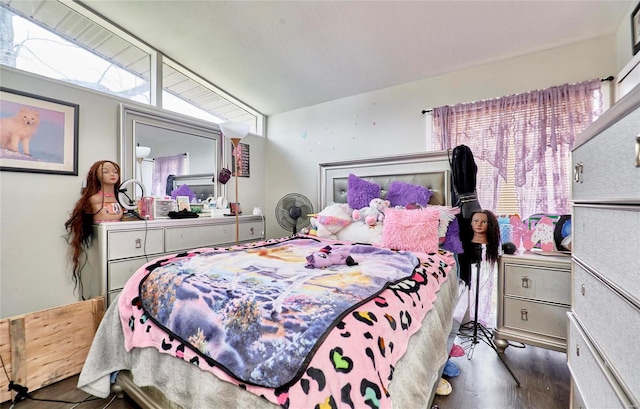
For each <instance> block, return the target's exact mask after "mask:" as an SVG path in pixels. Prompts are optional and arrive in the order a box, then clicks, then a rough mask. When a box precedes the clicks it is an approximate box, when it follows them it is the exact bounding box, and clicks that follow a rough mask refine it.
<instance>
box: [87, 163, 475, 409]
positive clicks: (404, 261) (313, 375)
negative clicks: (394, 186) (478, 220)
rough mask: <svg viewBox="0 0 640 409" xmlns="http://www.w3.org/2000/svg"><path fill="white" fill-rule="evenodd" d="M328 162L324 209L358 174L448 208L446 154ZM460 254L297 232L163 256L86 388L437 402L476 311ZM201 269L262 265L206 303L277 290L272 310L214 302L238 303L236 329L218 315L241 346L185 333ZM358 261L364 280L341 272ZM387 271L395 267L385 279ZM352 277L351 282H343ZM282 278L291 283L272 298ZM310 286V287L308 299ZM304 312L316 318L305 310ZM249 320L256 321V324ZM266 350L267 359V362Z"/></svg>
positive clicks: (124, 309)
mask: <svg viewBox="0 0 640 409" xmlns="http://www.w3.org/2000/svg"><path fill="white" fill-rule="evenodd" d="M319 167H320V183H319V187H320V191H319V195H318V197H319V208H325V207H327V206H330V205H332V204H336V203H343V202H346V200H347V196H346V190H347V188H348V187H349V175H350V174H357V175H358V177H361V178H362V179H363V180H366V181H367V182H369V183H375V184H378V185H379V186H380V187H381V190H382V195H383V196H384V195H386V193H387V192H388V189H389V186H390V183H392V182H393V181H398V180H400V181H403V182H404V183H407V184H409V183H410V184H415V185H417V184H420V185H422V186H425V187H428V188H429V189H430V190H431V191H432V192H433V194H432V195H431V197H430V202H429V206H435V207H437V206H442V207H446V206H450V195H449V180H450V177H449V162H448V159H447V155H446V152H436V153H425V154H415V155H404V156H397V157H387V158H375V159H366V160H356V161H348V162H339V163H338V162H336V163H325V164H320V166H319ZM429 206H427V207H429ZM327 247H329V248H330V249H329V250H326V248H327ZM314 252H320V253H323V254H325V255H326V254H327V253H331V254H332V256H336V257H337V258H336V261H335V264H333V265H331V266H329V267H328V268H326V269H314V268H312V267H313V266H309V264H312V263H311V261H309V259H308V258H307V257H304V256H305V255H308V254H315V253H314ZM340 252H347V253H348V257H351V259H352V261H355V263H356V264H355V265H353V264H351V265H349V262H347V261H345V260H347V257H344V256H342V257H338V256H337V254H339V253H340ZM274 254H275V255H278V257H275V258H280V259H287V260H288V261H289V264H288V267H287V266H280V264H278V265H277V266H276V267H274V266H273V265H271V264H269V263H271V261H269V262H268V263H267V262H266V261H264V259H265V258H268V259H269V260H272V259H273V258H274V257H273V255H274ZM282 254H285V256H284V257H281V256H280V255H282ZM265 255H266V256H265ZM259 256H261V257H263V258H261V259H260V262H259V263H257V262H254V261H252V260H256V259H255V257H259ZM243 257H246V259H243ZM251 257H254V258H251ZM301 258H305V259H306V260H307V261H306V264H307V265H305V266H304V267H305V269H306V270H301V269H299V268H298V267H299V265H300V263H299V261H300V259H301ZM225 259H226V260H227V261H222V260H225ZM455 259H456V257H455V254H454V253H451V252H449V251H445V250H442V249H437V250H436V251H435V252H431V253H426V252H410V251H398V250H397V249H393V250H392V249H389V248H385V247H382V246H373V245H371V244H370V243H364V242H354V241H352V240H346V239H345V238H341V237H335V238H323V237H314V236H309V235H298V236H295V237H284V238H279V239H273V240H268V241H266V242H257V243H251V244H249V245H245V246H242V248H231V249H194V250H192V251H190V252H185V253H183V254H179V255H173V256H168V257H163V258H161V259H156V260H152V261H151V262H149V263H148V264H147V265H146V266H143V267H142V268H141V269H139V270H138V272H136V274H134V276H133V277H132V278H131V280H130V281H131V284H129V283H128V286H129V287H126V288H125V290H124V291H123V293H122V294H121V296H120V298H119V299H118V302H116V303H113V304H112V305H111V306H110V307H109V309H108V310H107V312H106V313H105V316H104V318H103V321H102V323H101V325H100V327H99V329H98V331H97V333H96V337H95V339H94V342H93V345H92V347H91V350H90V352H89V355H88V357H87V360H86V362H85V365H84V368H83V370H82V372H81V374H80V377H79V381H78V387H79V388H80V389H82V390H84V391H86V392H88V393H91V394H93V395H96V396H100V397H105V396H107V395H108V394H109V393H111V391H120V390H122V391H124V392H125V393H126V394H127V395H129V396H130V397H131V398H132V399H134V400H135V401H136V402H137V403H138V404H139V405H141V406H142V407H144V408H167V407H183V408H201V407H202V408H204V407H214V406H215V407H217V408H251V409H254V408H256V409H260V408H277V407H285V408H301V409H302V408H307V407H309V408H311V407H327V408H331V407H335V408H338V407H345V408H346V407H351V408H354V407H355V408H370V407H372V408H375V407H380V408H388V407H391V405H393V407H399V408H428V407H430V404H431V402H432V400H433V396H434V393H435V389H436V386H437V383H438V380H439V379H440V375H441V374H442V370H443V368H444V365H445V363H446V361H447V358H448V352H449V351H450V348H451V345H452V344H453V339H454V337H455V333H456V332H457V330H458V328H459V325H460V322H461V319H462V316H463V315H464V311H465V309H466V306H465V305H463V304H464V300H465V299H466V297H464V296H463V295H462V292H463V290H464V286H459V285H458V278H457V266H456V262H455ZM203 263H204V264H206V263H212V264H211V265H209V266H208V267H206V268H207V269H209V270H208V271H211V269H212V268H213V267H211V266H212V265H215V266H217V267H216V268H218V269H219V270H220V271H222V270H223V269H222V267H220V266H221V265H223V264H224V263H227V264H228V265H232V266H239V265H246V266H249V267H250V268H247V269H244V270H241V273H238V271H237V270H236V271H234V272H233V273H230V272H228V271H227V270H224V271H223V272H220V273H219V274H217V275H209V276H208V278H207V279H209V280H210V279H211V278H210V277H211V276H215V277H214V278H215V279H217V280H218V281H217V282H215V283H213V284H212V287H215V288H216V289H217V292H216V291H213V293H214V295H212V296H208V297H209V298H206V297H204V298H205V299H207V300H209V303H208V305H209V306H212V305H218V306H220V305H221V304H220V303H219V302H218V303H217V301H216V300H219V299H220V297H221V296H223V295H224V294H222V293H225V292H229V291H231V292H233V297H235V298H238V297H245V298H243V299H245V300H246V299H247V298H246V297H248V296H247V295H246V294H245V295H238V293H237V291H239V289H240V288H241V287H242V285H240V284H239V283H243V282H244V283H247V282H251V283H252V288H253V289H261V288H268V290H265V291H263V292H262V293H261V294H260V295H259V297H257V296H256V297H254V298H255V299H258V298H260V297H261V298H262V301H263V304H255V303H254V304H251V305H252V306H253V307H252V308H253V309H247V307H246V305H249V304H250V303H245V304H243V305H241V306H238V305H236V307H237V308H236V309H235V310H233V309H231V310H230V309H229V306H230V305H231V304H232V303H231V302H228V301H224V303H223V304H224V306H225V307H224V308H221V307H220V308H218V307H216V308H214V309H217V310H223V309H225V308H226V310H225V311H226V312H225V313H226V314H227V315H225V317H229V316H232V315H233V314H235V315H233V316H235V317H236V319H235V321H233V322H234V324H233V325H229V324H228V323H229V322H231V321H229V320H228V318H217V319H218V320H220V319H227V321H225V322H226V324H225V325H222V324H220V325H219V326H220V327H221V326H224V327H225V328H227V330H228V329H229V328H230V327H232V326H234V325H235V327H236V329H237V330H239V331H240V332H238V333H236V334H235V335H229V334H226V335H224V336H223V338H224V339H225V340H227V341H228V340H230V339H231V340H236V341H233V342H232V341H228V342H226V344H225V346H224V348H220V346H219V345H216V347H215V348H217V349H215V352H214V351H213V348H214V347H213V346H211V344H214V343H215V342H214V341H213V339H212V337H211V336H200V337H199V338H198V337H196V338H197V339H193V337H191V338H190V339H187V338H189V337H188V334H191V333H193V328H190V329H185V327H188V326H189V325H187V324H186V323H191V322H196V321H197V322H201V321H200V315H199V314H200V313H199V312H194V311H196V309H195V308H196V307H194V306H193V305H189V304H187V303H186V302H184V301H183V300H184V297H175V295H176V294H184V293H185V292H188V291H190V290H192V289H193V288H194V287H199V286H201V283H194V282H187V281H188V280H186V279H184V277H185V275H184V271H193V269H194V268H195V266H202V265H203ZM292 263H293V264H296V263H297V264H296V266H297V267H296V268H297V270H295V271H294V272H293V273H292V275H291V276H287V274H288V273H287V269H288V268H290V267H291V265H292ZM376 263H382V264H383V266H382V267H381V266H379V265H377V264H376ZM178 265H179V266H180V268H177V267H176V266H178ZM258 265H260V266H261V267H262V269H263V270H268V274H276V275H275V276H273V277H271V279H270V280H267V279H265V278H264V275H260V274H261V273H256V272H255V270H256V266H258ZM376 266H377V267H376ZM231 269H232V268H231ZM231 269H228V270H229V271H230V270H231ZM350 269H351V270H353V269H356V270H358V274H359V275H358V280H357V283H355V284H354V281H353V276H350V275H349V274H348V273H346V272H345V273H344V274H345V275H344V277H346V278H344V279H343V278H340V277H342V276H340V274H342V272H343V271H347V270H350ZM383 270H384V274H383V273H380V271H383ZM180 271H181V272H183V273H182V276H181V275H180V274H181V273H180ZM274 271H275V273H274ZM391 272H394V273H393V274H395V275H393V274H392V273H391ZM378 273H380V274H378ZM172 274H173V275H175V276H177V277H179V279H177V281H172V282H171V284H167V282H166V281H163V280H168V278H167V277H170V276H171V275H172ZM225 274H231V275H225ZM388 274H391V275H388ZM382 275H384V277H382V278H381V276H382ZM302 276H304V279H301V278H300V277H302ZM189 277H191V275H189ZM291 277H293V278H291ZM363 277H364V278H363ZM287 280H289V281H287ZM214 281H215V280H214ZM176 282H179V283H180V285H184V286H188V287H180V288H178V289H177V290H175V291H173V292H171V291H166V288H172V289H173V288H177V287H176V284H175V283H176ZM294 282H295V283H294ZM329 282H330V283H331V284H330V285H331V290H330V292H331V293H332V294H333V295H332V297H333V296H335V299H334V298H331V300H330V301H329V300H328V299H326V298H323V297H325V295H318V294H319V293H318V292H317V290H318V288H320V287H323V288H324V287H326V286H328V285H329V284H328V283H329ZM345 282H346V287H340V286H338V285H337V284H335V283H341V284H340V285H342V284H343V283H345ZM220 283H224V285H222V284H220ZM283 283H284V284H283ZM292 283H294V284H292ZM218 284H220V285H218ZM290 284H292V285H290ZM216 285H218V287H216ZM225 285H226V286H227V287H224V286H225ZM334 285H335V286H336V287H335V288H333V286H334ZM274 286H275V287H278V286H280V287H282V288H283V289H284V290H282V292H281V293H277V292H276V293H275V295H273V296H270V295H266V294H267V293H269V294H271V292H272V287H274ZM127 288H128V289H127ZM158 288H162V291H157V290H158ZM229 288H231V290H229ZM303 288H304V289H305V290H303ZM356 288H357V291H356ZM145 289H146V290H147V291H146V292H145ZM252 291H253V290H252ZM304 291H309V293H307V294H306V295H305V293H304ZM219 293H220V294H219ZM285 293H286V294H285ZM149 294H155V296H150V295H149ZM167 294H171V295H173V297H167V296H166V295H167ZM221 294H222V295H221ZM143 295H145V297H143ZM254 295H255V294H254ZM311 295H312V296H311ZM305 297H306V298H305ZM341 297H342V298H341ZM168 298H173V304H171V305H169V306H167V305H165V304H162V305H160V304H159V302H160V301H158V299H165V300H166V299H168ZM177 298H178V299H180V301H176V299H177ZM202 298H203V297H200V298H198V297H196V299H198V300H200V299H202ZM254 298H251V300H252V302H253V300H254ZM310 298H318V300H321V302H319V304H321V305H320V306H317V305H316V306H313V305H311V304H308V303H309V300H310ZM283 300H286V302H285V301H283ZM336 300H339V301H336ZM347 300H348V302H347ZM153 302H156V304H153ZM216 303H217V304H216ZM293 303H297V304H293ZM285 304H286V305H285ZM256 305H257V306H256ZM240 307H241V308H240ZM167 310H170V311H171V313H166V311H167ZM178 310H181V311H183V312H184V313H185V314H186V315H184V316H188V317H189V319H188V320H187V319H185V320H183V321H180V320H179V319H177V318H176V317H179V316H181V315H179V314H177V313H175V311H178ZM230 311H231V313H230ZM256 311H261V312H262V313H263V315H261V316H260V315H258V314H259V312H256ZM292 311H295V317H294V314H292ZM301 311H304V312H305V313H306V312H309V313H310V315H309V316H308V317H304V318H301V317H302V313H301ZM163 312H164V313H163ZM194 317H196V318H194ZM246 317H254V318H253V320H252V321H251V323H247V319H246ZM320 318H324V320H322V319H320ZM179 321H180V322H179ZM216 322H217V321H216ZM256 322H259V323H261V325H260V326H261V327H270V329H269V331H271V333H270V334H276V333H277V334H281V333H283V332H284V333H285V334H286V335H287V339H288V340H289V341H290V340H294V341H295V342H289V341H287V342H289V343H285V342H284V341H282V340H277V341H274V339H273V336H272V335H270V334H266V335H265V334H264V333H263V334H259V335H251V334H253V329H255V323H256ZM301 322H303V324H301ZM265 323H267V324H269V325H266V324H265ZM309 323H313V326H314V328H315V330H314V331H309V330H308V327H311V324H309ZM218 324H219V323H218ZM262 324H265V325H262ZM207 325H209V326H211V324H206V325H202V326H203V327H204V328H208V327H207ZM243 325H244V326H243ZM251 325H253V327H251ZM300 327H302V328H300ZM132 328H134V329H132ZM165 328H167V329H170V331H171V334H170V336H168V334H167V333H166V332H163V331H164V329H165ZM216 328H217V327H216ZM390 328H393V330H390ZM181 330H184V331H186V332H184V333H182V332H179V331H181ZM296 330H299V332H297V333H293V334H294V335H291V333H289V332H287V331H296ZM136 331H137V332H136ZM190 331H191V332H190ZM242 331H244V332H242ZM205 332H206V330H205ZM310 332H314V333H316V334H317V338H313V339H306V338H305V337H306V336H307V335H306V334H307V333H310ZM145 333H150V334H151V335H149V336H147V334H145ZM207 333H210V331H209V332H207ZM154 334H155V335H154ZM185 334H186V335H185ZM243 334H244V335H243ZM154 336H155V338H154ZM205 338H206V342H205V341H204V339H205ZM240 338H243V339H242V340H239V339H240ZM303 340H304V342H302V341H303ZM241 341H242V342H241ZM249 341H251V342H249ZM355 341H357V342H355ZM198 342H199V343H198ZM243 343H244V344H245V345H250V348H248V349H247V350H250V351H251V354H250V353H249V352H244V353H243V352H242V351H241V350H240V349H239V348H237V347H238V345H239V344H243ZM125 344H126V345H127V348H125V347H124V345H125ZM185 345H186V348H185ZM163 348H164V349H165V350H164V351H163ZM208 348H210V349H208ZM305 348H306V349H305ZM222 350H224V351H223V352H220V351H222ZM256 351H257V352H256ZM271 351H276V353H271ZM293 351H295V352H293ZM260 354H262V355H260ZM260 356H262V358H263V359H262V361H264V362H260V361H261V360H260V359H259V358H260ZM176 357H178V358H179V359H178V358H176ZM256 357H258V358H256ZM252 359H253V361H252ZM277 365H281V366H277ZM196 366H198V367H196ZM391 379H392V381H391ZM392 402H393V403H392Z"/></svg>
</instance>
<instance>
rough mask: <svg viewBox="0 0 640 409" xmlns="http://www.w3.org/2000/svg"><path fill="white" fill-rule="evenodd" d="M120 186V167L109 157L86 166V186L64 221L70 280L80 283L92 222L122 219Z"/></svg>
mask: <svg viewBox="0 0 640 409" xmlns="http://www.w3.org/2000/svg"><path fill="white" fill-rule="evenodd" d="M119 188H120V166H119V165H118V164H117V163H115V162H112V161H109V160H101V161H98V162H96V163H94V164H93V165H91V168H89V172H87V178H86V187H85V188H84V189H83V190H82V193H81V195H80V199H78V201H77V202H76V205H75V207H74V209H73V211H72V212H71V215H70V217H69V219H68V220H67V221H66V222H65V223H64V227H65V228H66V230H67V242H68V243H69V245H70V246H71V248H70V254H69V255H70V259H71V262H72V264H73V282H74V284H75V285H76V286H78V284H81V282H80V270H81V269H82V266H81V265H80V256H81V255H82V253H83V251H85V250H86V249H87V248H88V247H89V246H90V245H91V238H92V232H93V228H92V224H93V223H94V222H105V221H119V220H120V219H121V218H122V215H123V210H122V206H121V205H120V203H119V202H118V195H117V192H118V189H119Z"/></svg>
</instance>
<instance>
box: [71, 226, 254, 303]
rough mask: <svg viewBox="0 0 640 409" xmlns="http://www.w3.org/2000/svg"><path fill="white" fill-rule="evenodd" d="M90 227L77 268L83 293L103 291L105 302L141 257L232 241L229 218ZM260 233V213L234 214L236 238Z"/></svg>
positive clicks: (249, 239) (91, 294)
mask: <svg viewBox="0 0 640 409" xmlns="http://www.w3.org/2000/svg"><path fill="white" fill-rule="evenodd" d="M93 229H94V230H93V233H94V239H93V243H92V246H91V248H90V249H89V251H88V254H87V256H88V257H87V265H86V266H85V268H84V269H83V271H82V283H83V286H84V296H85V297H95V296H99V295H103V296H104V297H105V302H106V305H107V306H108V305H109V304H111V302H112V301H113V300H114V299H115V297H116V296H117V295H118V293H120V291H121V290H122V287H123V286H124V283H125V282H126V281H127V279H128V278H129V277H131V275H132V274H133V273H135V272H136V270H137V269H138V268H139V267H141V266H142V265H143V264H145V263H146V262H148V261H151V260H152V259H154V258H157V257H160V256H162V255H164V254H174V253H179V252H181V251H184V250H190V249H195V248H199V247H216V246H217V247H221V246H225V247H227V246H232V245H234V244H235V240H236V225H235V217H201V218H197V219H162V220H150V221H126V222H118V223H101V224H95V225H94V226H93ZM264 237H265V220H264V218H263V217H261V216H240V217H239V239H240V242H252V241H258V240H263V239H264Z"/></svg>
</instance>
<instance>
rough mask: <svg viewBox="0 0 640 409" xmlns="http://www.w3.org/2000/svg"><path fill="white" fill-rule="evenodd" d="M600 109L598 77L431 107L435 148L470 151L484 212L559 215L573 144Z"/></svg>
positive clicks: (565, 205) (564, 207) (565, 204)
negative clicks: (452, 104)
mask: <svg viewBox="0 0 640 409" xmlns="http://www.w3.org/2000/svg"><path fill="white" fill-rule="evenodd" d="M602 111H603V105H602V93H601V90H600V80H593V81H585V82H582V83H579V84H571V85H570V84H566V85H562V86H558V87H551V88H548V89H546V90H539V91H531V92H528V93H525V94H518V95H512V96H507V97H502V98H496V99H492V100H487V101H479V102H473V103H468V104H458V105H455V106H445V107H439V108H434V110H433V144H434V149H438V150H441V149H450V148H453V147H455V146H458V145H466V146H468V147H469V148H470V149H471V151H472V152H473V155H474V159H475V162H476V165H477V166H478V173H477V177H476V191H477V193H478V201H479V202H480V205H481V206H482V207H483V208H484V209H489V210H492V211H493V212H495V213H497V214H514V213H517V214H519V215H520V216H521V217H523V218H525V217H529V216H531V215H533V214H535V213H552V214H566V213H568V212H569V211H570V203H569V199H570V197H569V195H570V183H571V182H570V181H571V171H570V166H571V149H572V147H573V142H574V140H575V138H576V137H577V136H578V135H579V134H580V132H582V130H583V129H584V128H586V127H587V126H588V125H589V124H591V123H592V122H593V121H594V120H596V119H597V118H598V117H599V116H600V115H601V114H602Z"/></svg>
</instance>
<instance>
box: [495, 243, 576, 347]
mask: <svg viewBox="0 0 640 409" xmlns="http://www.w3.org/2000/svg"><path fill="white" fill-rule="evenodd" d="M570 308H571V258H570V257H568V256H566V257H565V256H561V255H558V256H552V255H541V254H536V252H535V251H534V252H527V251H523V252H522V253H520V254H513V255H508V254H503V255H502V256H500V263H499V265H498V309H497V317H496V329H495V331H494V339H493V341H494V344H495V345H496V347H497V349H498V352H500V353H502V352H504V350H505V348H507V347H508V346H509V342H508V341H516V342H522V343H524V344H528V345H534V346H537V347H542V348H548V349H553V350H556V351H562V352H564V351H565V349H566V340H567V312H568V311H569V310H570Z"/></svg>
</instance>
